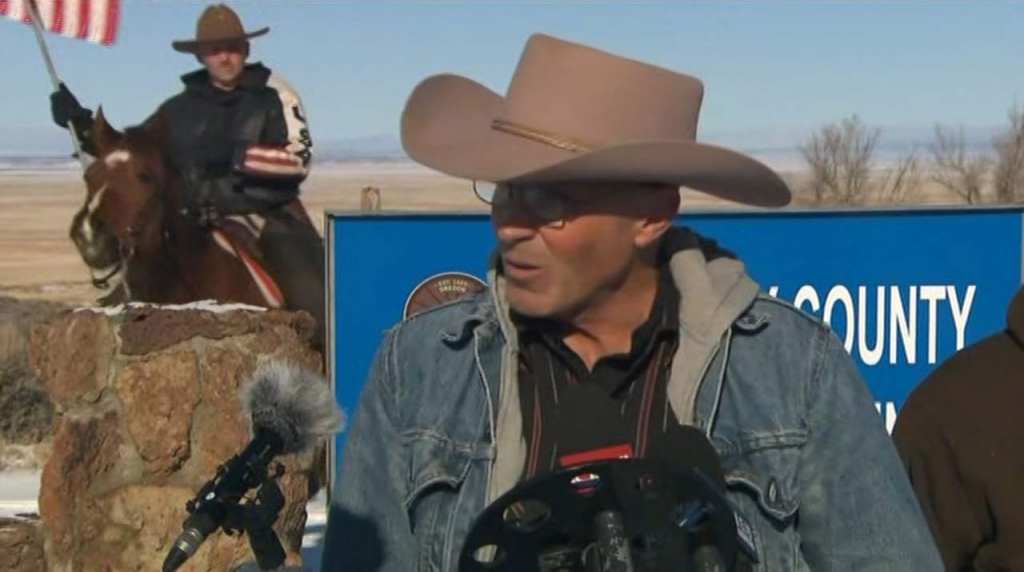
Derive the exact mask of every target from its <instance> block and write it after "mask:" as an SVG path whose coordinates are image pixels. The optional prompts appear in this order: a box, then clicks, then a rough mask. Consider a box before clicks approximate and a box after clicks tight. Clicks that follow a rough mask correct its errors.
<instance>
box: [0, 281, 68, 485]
mask: <svg viewBox="0 0 1024 572" xmlns="http://www.w3.org/2000/svg"><path fill="white" fill-rule="evenodd" d="M64 310H66V306H64V305H62V304H58V303H54V302H44V301H38V300H19V299H16V298H10V297H6V296H0V443H6V444H15V445H33V444H36V443H39V442H41V441H43V440H45V439H46V437H47V436H49V435H50V434H51V432H52V429H53V427H52V425H53V404H52V403H51V402H50V398H49V396H48V395H47V393H46V391H45V390H44V389H43V388H42V387H41V386H40V385H39V381H38V379H37V378H36V375H35V374H34V373H33V372H32V368H31V364H30V360H29V357H28V356H29V339H30V336H31V331H32V328H33V327H34V326H35V325H36V324H39V323H42V322H45V321H47V320H49V319H51V318H52V317H54V316H55V315H58V314H59V313H60V312H62V311H64ZM10 464H12V463H10V462H8V461H7V460H6V459H0V465H10Z"/></svg>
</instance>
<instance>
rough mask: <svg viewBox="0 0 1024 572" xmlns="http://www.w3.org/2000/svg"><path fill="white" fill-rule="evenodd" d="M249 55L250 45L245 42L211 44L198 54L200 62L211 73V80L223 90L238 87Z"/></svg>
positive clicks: (201, 49)
mask: <svg viewBox="0 0 1024 572" xmlns="http://www.w3.org/2000/svg"><path fill="white" fill-rule="evenodd" d="M248 55H249V45H248V43H247V42H245V41H240V42H224V43H219V44H210V45H207V46H203V47H202V48H200V49H199V52H198V56H199V60H200V61H201V62H203V65H204V66H205V67H206V69H207V71H208V72H209V73H210V80H211V81H213V83H214V85H217V86H218V87H221V88H233V87H235V86H236V85H238V80H239V78H241V76H242V69H243V68H244V67H245V59H246V57H247V56H248Z"/></svg>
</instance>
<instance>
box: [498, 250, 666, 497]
mask: <svg viewBox="0 0 1024 572" xmlns="http://www.w3.org/2000/svg"><path fill="white" fill-rule="evenodd" d="M678 309H679V293H678V290H676V288H675V285H674V284H673V283H672V279H671V277H670V276H669V275H668V272H667V269H666V271H664V272H663V273H662V276H661V278H660V280H659V284H658V290H657V294H656V295H655V299H654V303H653V304H652V307H651V311H650V314H649V316H648V318H647V321H645V322H644V323H643V324H641V325H640V326H639V327H638V328H637V329H636V330H634V332H633V337H632V347H631V350H630V351H629V353H624V354H614V355H608V356H604V357H602V358H601V359H599V360H598V361H597V362H596V363H595V364H594V367H593V369H591V370H588V369H587V367H586V365H585V364H584V362H583V360H582V359H581V358H580V357H579V356H578V355H576V353H575V352H573V351H572V350H571V349H570V348H569V347H568V346H567V345H566V344H565V343H564V342H563V341H562V335H561V333H560V331H561V330H560V328H559V326H558V325H557V324H554V323H552V322H550V321H544V320H536V319H526V318H523V317H522V316H515V315H513V320H514V321H515V323H516V325H517V328H518V331H519V339H520V345H521V348H522V351H521V352H520V360H519V380H520V382H519V392H520V403H521V406H522V411H523V436H524V438H525V439H526V444H527V462H526V469H525V470H526V472H525V474H524V478H530V477H533V476H536V475H538V474H542V473H545V472H547V471H551V470H555V469H558V468H560V467H561V466H567V465H574V464H580V463H581V462H584V461H587V460H594V459H593V458H592V457H593V454H592V452H594V451H606V452H611V454H613V455H614V456H616V457H618V456H626V455H628V456H629V457H634V458H639V457H644V456H645V455H647V454H649V453H650V451H651V449H652V448H653V446H654V445H657V444H658V442H659V441H661V440H663V439H665V438H667V435H668V433H667V432H666V430H667V426H668V424H667V420H668V418H669V411H668V402H667V398H666V391H665V389H666V385H667V383H668V377H669V370H670V365H671V362H672V357H673V355H674V354H675V350H676V344H677V343H678V337H679V332H678V329H679V316H678V313H679V310H678ZM599 456H601V455H599ZM603 456H607V455H603Z"/></svg>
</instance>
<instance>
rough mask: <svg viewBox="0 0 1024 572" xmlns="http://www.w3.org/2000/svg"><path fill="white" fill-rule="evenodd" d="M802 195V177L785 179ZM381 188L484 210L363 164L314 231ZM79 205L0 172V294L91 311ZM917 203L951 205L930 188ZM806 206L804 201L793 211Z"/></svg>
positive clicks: (63, 193) (456, 194)
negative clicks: (75, 236) (73, 225)
mask: <svg viewBox="0 0 1024 572" xmlns="http://www.w3.org/2000/svg"><path fill="white" fill-rule="evenodd" d="M785 177H786V178H787V179H788V180H789V181H790V183H791V184H792V185H793V186H794V188H800V187H801V185H802V183H803V181H802V180H801V179H802V177H801V176H800V175H798V174H797V175H785ZM367 186H373V187H377V188H379V189H380V194H381V206H382V208H383V209H384V210H400V211H486V208H487V205H485V204H483V203H481V202H480V201H479V200H477V199H476V197H474V196H473V193H472V189H471V187H470V185H469V184H468V183H467V182H465V181H462V180H459V179H454V178H451V177H447V176H444V175H441V174H438V173H435V172H433V171H430V170H427V169H424V168H421V167H418V166H415V165H411V164H408V165H406V164H391V163H380V164H377V163H365V164H346V165H343V166H332V167H330V168H321V169H319V170H318V169H314V172H313V174H312V175H311V176H310V178H309V179H308V181H307V182H306V184H305V185H304V187H303V200H304V202H305V204H306V207H307V209H308V210H309V213H310V216H312V218H313V220H314V221H315V222H316V224H317V225H318V226H320V225H321V224H322V221H323V213H324V211H325V210H353V211H355V210H358V209H359V208H360V191H361V189H363V188H364V187H367ZM83 200H84V187H83V185H82V183H81V179H80V177H79V175H78V173H77V172H74V171H66V172H61V171H56V172H4V173H0V295H7V296H13V297H17V298H33V299H46V300H56V301H64V302H70V303H74V304H91V303H92V302H93V301H94V299H95V296H96V290H95V289H93V287H92V286H91V285H90V283H89V273H88V271H87V269H86V267H85V265H84V264H83V263H82V262H81V260H80V259H79V258H78V254H77V253H76V251H75V249H74V247H73V246H72V244H71V241H70V240H69V239H68V234H67V230H68V225H69V223H70V221H71V218H72V216H73V215H74V213H75V211H76V210H77V209H78V208H79V207H80V206H81V204H82V201H83ZM919 202H921V203H927V204H950V203H955V202H957V201H956V198H955V197H954V196H952V195H951V194H950V193H948V192H946V191H944V190H943V189H942V188H940V187H938V186H936V185H934V184H929V185H925V187H924V188H923V190H922V193H921V197H920V198H919ZM801 204H806V201H805V200H803V198H802V197H801V198H799V199H798V200H797V201H795V202H794V206H798V207H799V206H801ZM732 208H742V207H737V206H736V205H733V204H731V203H726V202H723V201H719V200H717V199H715V198H713V197H709V196H707V195H704V194H702V193H697V192H693V191H684V193H683V207H682V210H683V211H684V212H685V211H686V210H694V209H700V210H705V209H732Z"/></svg>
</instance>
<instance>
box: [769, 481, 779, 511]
mask: <svg viewBox="0 0 1024 572" xmlns="http://www.w3.org/2000/svg"><path fill="white" fill-rule="evenodd" d="M778 501H779V484H778V483H777V482H776V481H775V478H774V477H773V478H772V480H770V481H768V504H771V505H776V504H778Z"/></svg>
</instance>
